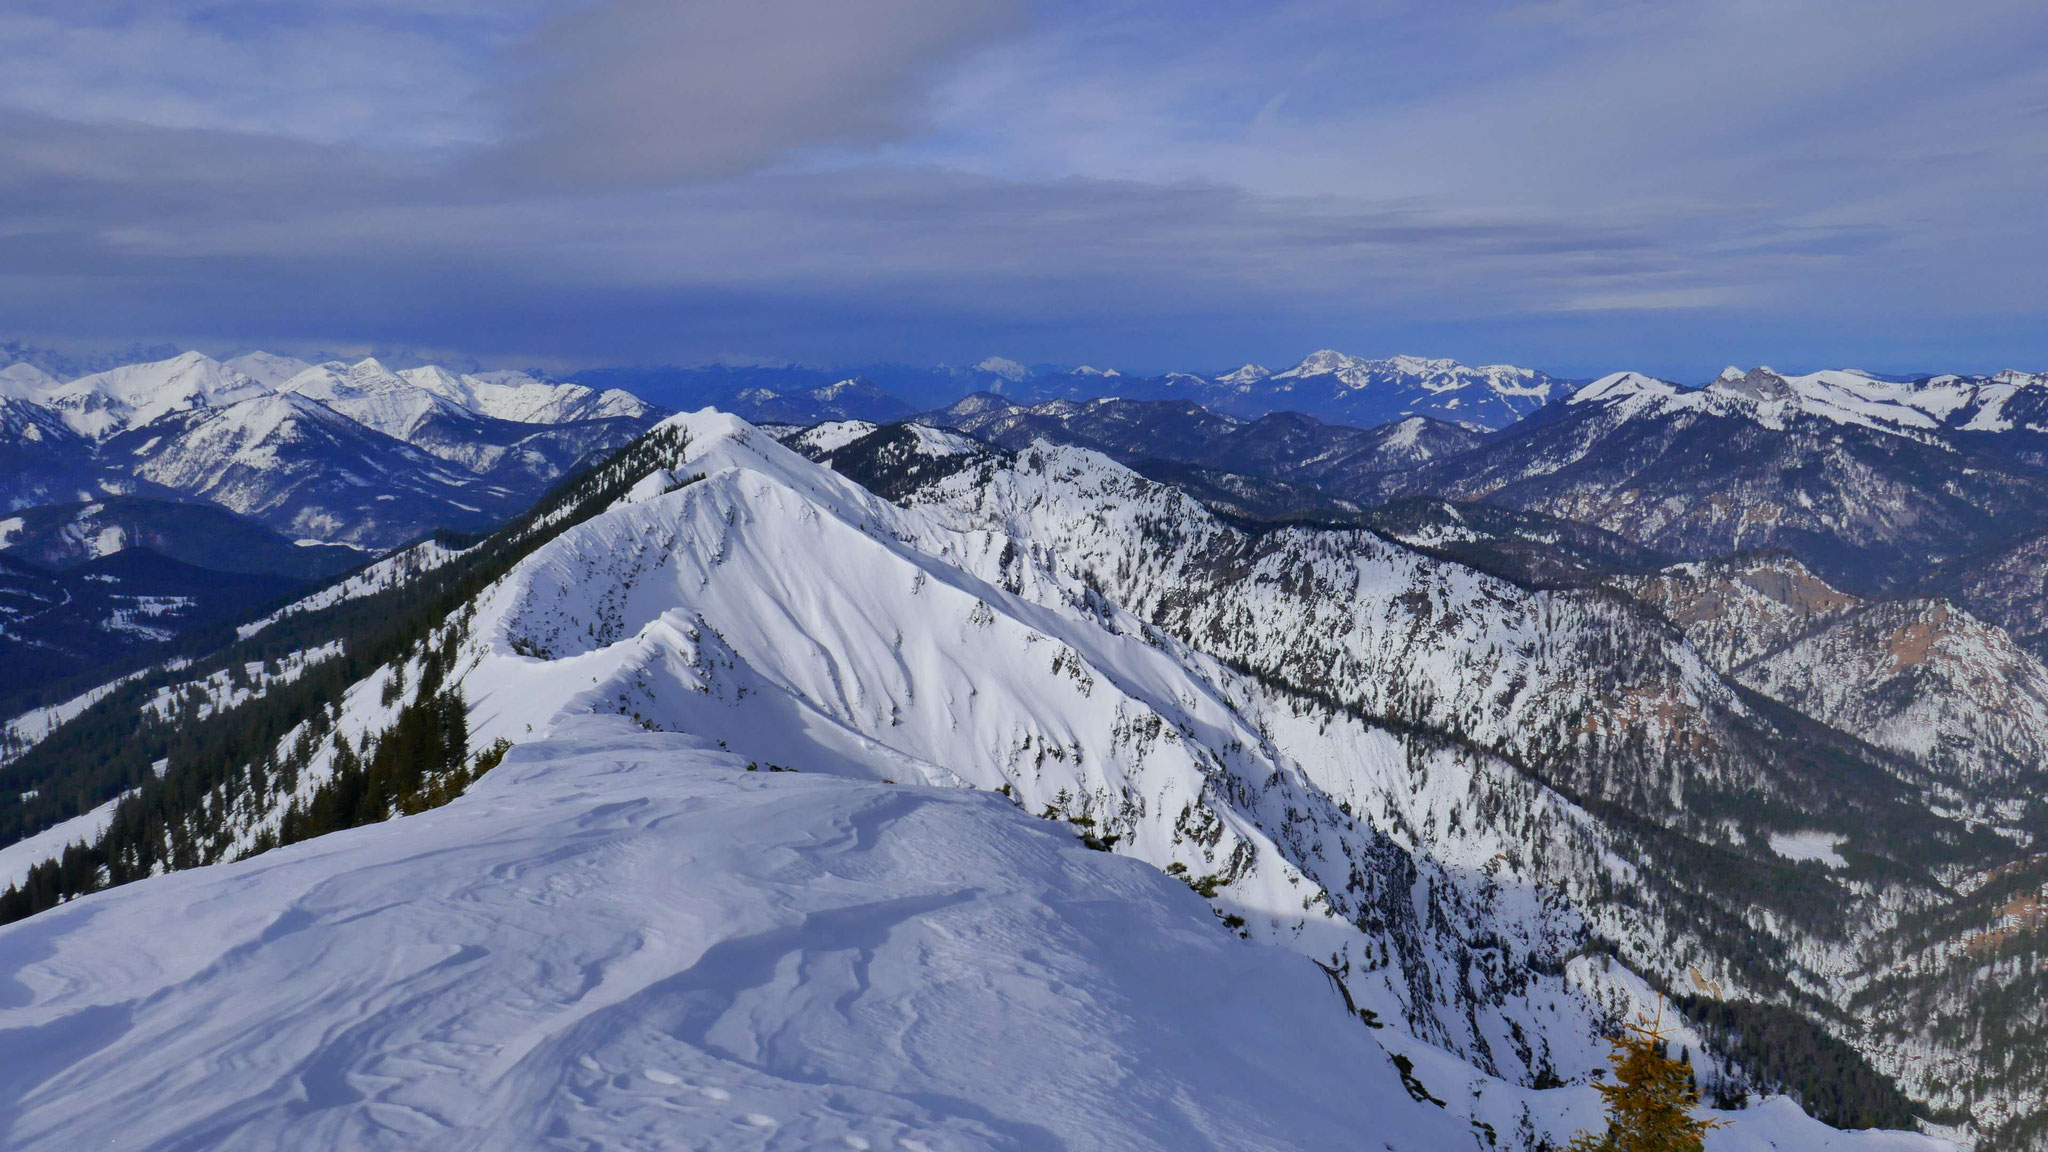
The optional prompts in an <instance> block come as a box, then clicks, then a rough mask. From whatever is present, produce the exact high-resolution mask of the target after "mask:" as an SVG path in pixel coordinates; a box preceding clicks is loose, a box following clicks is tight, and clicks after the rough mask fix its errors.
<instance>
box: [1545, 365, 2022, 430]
mask: <svg viewBox="0 0 2048 1152" xmlns="http://www.w3.org/2000/svg"><path fill="white" fill-rule="evenodd" d="M2028 394H2032V395H2033V396H2035V397H2044V398H2048V375H2037V374H2029V373H2023V372H2012V371H2007V372H2001V373H1999V374H1997V375H1996V376H1990V377H1966V376H1955V375H1941V376H1933V377H1929V378H1927V379H1923V380H1915V381H1908V382H1898V381H1891V380H1883V379H1879V378H1877V377H1875V376H1871V375H1869V374H1868V373H1864V372H1857V371H1851V370H1827V371H1821V372H1810V373H1807V374H1805V375H1794V376H1786V375H1781V374H1779V373H1777V372H1774V371H1772V370H1771V369H1769V368H1754V369H1750V370H1747V371H1745V370H1743V369H1741V368H1734V367H1730V368H1728V369H1726V370H1724V371H1723V372H1722V373H1721V375H1720V376H1719V377H1718V378H1716V379H1715V380H1714V381H1713V382H1712V383H1710V384H1708V385H1706V386H1705V387H1703V388H1691V389H1688V388H1681V387H1679V386H1678V385H1675V384H1671V383H1669V382H1667V381H1663V380H1658V379H1655V378H1653V377H1649V376H1644V375H1641V374H1639V373H1635V372H1617V373H1614V374H1613V375H1610V376H1604V377H1602V378H1600V379H1599V380H1596V381H1594V382H1593V383H1591V384H1588V385H1586V386H1585V387H1583V388H1581V389H1579V390H1578V391H1576V392H1574V393H1573V394H1572V395H1571V397H1570V398H1569V401H1568V402H1569V403H1571V404H1575V405H1577V404H1608V405H1617V406H1621V407H1623V408H1624V409H1625V410H1627V411H1629V412H1637V411H1645V412H1647V411H1657V412H1663V411H1678V410H1693V411H1703V412H1715V413H1720V414H1740V415H1745V416H1748V417H1750V418H1753V419H1756V420H1758V421H1760V422H1762V423H1765V424H1766V425H1769V426H1774V427H1777V426H1782V424H1783V421H1784V419H1785V418H1786V417H1787V416H1788V415H1791V414H1803V415H1808V416H1817V417H1820V418H1822V419H1825V420H1831V421H1834V422H1835V423H1838V424H1855V425H1860V426H1863V427H1866V428H1873V429H1877V430H1880V431H1886V432H1893V433H1896V434H1901V435H1912V434H1915V433H1932V432H1935V431H1938V430H1943V429H1948V430H1954V431H1962V432H2009V431H2012V430H2013V429H2014V428H2016V427H2018V426H2019V425H2018V424H2017V423H2016V422H2015V421H2014V420H2013V419H2010V418H2008V417H2007V416H2006V414H2005V409H2006V407H2007V405H2008V404H2009V403H2010V402H2011V401H2012V400H2013V399H2014V397H2016V396H2021V395H2028ZM2028 429H2029V430H2031V431H2037V432H2038V431H2048V427H2035V426H2034V425H2032V424H2029V425H2028Z"/></svg>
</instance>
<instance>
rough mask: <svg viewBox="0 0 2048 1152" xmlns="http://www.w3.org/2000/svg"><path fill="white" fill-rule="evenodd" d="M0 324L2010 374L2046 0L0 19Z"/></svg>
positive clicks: (213, 0)
mask: <svg viewBox="0 0 2048 1152" xmlns="http://www.w3.org/2000/svg"><path fill="white" fill-rule="evenodd" d="M5 337H13V338H17V339H24V340H30V341H33V342H38V343H43V344H49V345H54V346H58V347H67V346H68V347H88V346H93V345H121V346H125V345H128V344H131V343H134V342H137V341H141V342H159V341H170V342H174V343H179V344H182V345H187V346H195V347H202V348H206V349H209V350H216V351H222V352H225V351H230V350H238V349H244V348H250V347H265V348H270V349H272V350H277V351H299V352H305V351H310V350H316V349H317V350H321V351H348V350H354V349H363V350H369V349H377V348H386V349H388V348H406V349H413V350H418V351H421V352H422V353H427V354H432V353H436V352H445V353H448V354H450V355H459V356H462V357H465V358H471V359H475V360H477V361H480V362H484V363H493V364H507V365H512V364H518V365H528V364H531V365H538V366H552V367H557V368H562V367H575V366H591V365H598V364H626V363H697V362H708V361H727V362H759V363H778V362H803V363H815V364H849V363H867V362H876V361H896V362H903V363H966V362H972V361H975V360H979V359H980V358H982V357H984V356H988V355H1003V356H1007V357H1010V358H1012V359H1017V360H1021V361H1026V362H1038V363H1063V364H1078V363H1091V364H1096V365H1106V366H1113V367H1117V368H1120V369H1122V370H1124V371H1127V372H1158V371H1165V370H1169V369H1175V370H1189V371H1213V370H1219V369H1226V368H1229V367H1234V366H1235V365H1237V364H1241V363H1245V362H1247V361H1252V362H1259V363H1265V364H1269V365H1276V366H1277V365H1282V364H1287V363H1292V362H1293V361H1294V360H1297V359H1299V358H1300V357H1301V356H1302V355H1304V354H1306V353H1307V352H1309V351H1311V350H1313V349H1316V348H1322V347H1334V348H1339V349H1341V350H1344V351H1347V352H1352V353H1356V354H1360V355H1391V354H1395V353H1412V354H1420V355H1431V356H1450V357H1455V358H1458V359H1461V360H1464V361H1466V362H1468V363H1491V362H1511V363H1518V364H1524V365H1529V366H1533V367H1538V368H1543V369H1545V370H1548V371H1552V372H1557V373H1561V374H1568V375H1578V376H1584V377H1590V376H1593V375H1598V374H1601V373H1604V372H1607V371H1612V370H1619V369H1623V368H1627V369H1634V370H1638V371H1646V372H1651V373H1655V374H1658V375H1663V376H1666V377H1668V378H1672V379H1678V380H1686V381H1696V380H1703V379H1706V378H1708V377H1711V376H1712V375H1713V374H1714V373H1715V372H1716V371H1718V370H1719V369H1720V367H1722V366H1723V365H1726V364H1731V363H1733V364H1741V365H1745V366H1747V365H1754V364H1760V363H1768V364H1771V365H1773V366H1775V367H1778V368H1780V369H1785V370H1806V369H1812V368H1819V367H1860V368H1866V369H1870V370H1874V371H1886V372H1914V371H1929V370H1937V369H1939V370H1952V371H1993V370H1997V369H1999V368H2006V367H2019V368H2026V369H2030V370H2041V369H2048V6H2043V5H2041V4H2039V3H2038V2H2013V3H2005V2H2002V0H1949V2H1946V3H1930V2H1904V0H1694V2H1689V3H1676V2H1654V0H1529V2H1508V0H1501V2H1488V0H1465V2H1459V3H1420V2H1418V3H1406V2H1395V0H1350V2H1337V0H1300V2H1294V0H1276V2H1272V3H1262V4H1261V3H1254V4H1247V3H1210V2H1207V0H1175V2H1158V3H1148V2H1124V0H1094V2H1089V3H1079V2H1075V3H1067V2H1060V0H1052V2H1046V3H1033V2H1030V0H745V2H739V0H734V2H727V3H702V2H691V0H9V3H8V4H6V5H5V6H4V7H0V338H5Z"/></svg>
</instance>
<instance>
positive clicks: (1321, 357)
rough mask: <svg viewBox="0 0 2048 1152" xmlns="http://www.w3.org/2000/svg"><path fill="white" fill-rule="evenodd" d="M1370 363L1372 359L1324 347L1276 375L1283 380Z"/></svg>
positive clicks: (1358, 366)
mask: <svg viewBox="0 0 2048 1152" xmlns="http://www.w3.org/2000/svg"><path fill="white" fill-rule="evenodd" d="M1370 364H1371V361H1369V360H1366V359H1363V358H1362V357H1358V356H1347V355H1345V354H1344V353H1342V352H1339V351H1337V350H1336V349H1334V348H1322V349H1318V350H1317V351H1314V352H1311V353H1309V354H1308V355H1307V356H1304V357H1302V359H1301V363H1299V364H1296V365H1295V366H1294V367H1292V368H1289V369H1288V370H1286V371H1285V372H1276V373H1274V375H1275V376H1276V377H1278V378H1280V379H1283V380H1284V379H1291V378H1293V377H1297V376H1322V375H1326V374H1329V373H1333V372H1342V371H1344V370H1345V369H1347V368H1348V369H1352V370H1354V371H1355V370H1359V369H1363V368H1365V367H1367V366H1369V365H1370Z"/></svg>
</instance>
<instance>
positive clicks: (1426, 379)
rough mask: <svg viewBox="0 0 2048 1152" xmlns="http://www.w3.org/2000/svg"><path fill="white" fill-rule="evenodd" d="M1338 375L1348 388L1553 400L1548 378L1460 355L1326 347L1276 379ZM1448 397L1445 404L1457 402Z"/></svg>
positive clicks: (1275, 377)
mask: <svg viewBox="0 0 2048 1152" xmlns="http://www.w3.org/2000/svg"><path fill="white" fill-rule="evenodd" d="M1323 376H1329V377H1334V378H1335V379H1336V380H1337V382H1338V383H1339V384H1340V385H1341V386H1342V388H1343V389H1346V390H1354V391H1355V390H1359V389H1366V388H1395V389H1416V390H1419V391H1420V392H1422V393H1426V394H1429V395H1431V396H1443V395H1445V394H1448V393H1456V392H1463V391H1466V390H1477V391H1479V392H1481V393H1490V394H1492V395H1494V396H1499V397H1504V398H1505V397H1513V398H1515V399H1516V400H1517V401H1518V402H1523V403H1527V402H1534V403H1539V404H1540V403H1542V402H1543V401H1546V400H1548V399H1550V395H1551V387H1552V385H1551V382H1550V380H1549V378H1548V377H1546V376H1544V375H1542V374H1541V373H1539V372H1536V371H1534V370H1533V369H1529V368H1518V367H1516V366H1515V365H1512V364H1488V365H1484V366H1481V367H1477V368H1474V367H1470V366H1468V365H1465V364H1460V363H1459V362H1457V361H1456V360H1448V359H1442V358H1435V359H1432V358H1429V357H1424V356H1390V357H1387V358H1385V359H1382V360H1371V359H1367V358H1365V357H1363V356H1350V355H1346V354H1345V353H1342V352H1338V351H1336V350H1334V349H1330V348H1325V349H1322V350H1321V351H1317V352H1312V353H1310V354H1309V355H1308V356H1307V357H1306V358H1304V359H1303V360H1302V362H1301V363H1299V364H1296V365H1295V366H1294V367H1292V368H1289V369H1288V370H1287V371H1285V372H1279V373H1276V374H1274V376H1273V377H1272V378H1273V379H1275V380H1290V381H1293V380H1308V379H1312V378H1316V377H1323ZM1455 406H1456V405H1455V403H1451V402H1447V403H1446V404H1445V407H1446V408H1451V407H1455Z"/></svg>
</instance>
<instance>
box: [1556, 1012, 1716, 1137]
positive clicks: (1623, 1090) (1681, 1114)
mask: <svg viewBox="0 0 2048 1152" xmlns="http://www.w3.org/2000/svg"><path fill="white" fill-rule="evenodd" d="M1668 1031H1669V1030H1668V1029H1666V1028H1665V1027H1664V1011H1663V1008H1662V1006H1661V1005H1660V1006H1659V1008H1658V1011H1657V1016H1656V1018H1655V1019H1654V1020H1650V1019H1644V1020H1638V1021H1637V1022H1636V1023H1634V1024H1630V1025H1628V1026H1627V1028H1625V1029H1624V1030H1623V1031H1622V1034H1621V1035H1620V1036H1618V1037H1616V1038H1615V1039H1614V1040H1612V1041H1610V1043H1612V1044H1613V1045H1614V1051H1613V1052H1612V1053H1611V1054H1610V1055H1609V1056H1608V1059H1609V1060H1610V1061H1612V1062H1613V1064H1614V1082H1613V1083H1611V1084H1595V1085H1594V1086H1593V1087H1594V1088H1595V1089H1597V1090H1598V1091H1599V1093H1600V1095H1601V1096H1603V1097H1605V1098H1606V1101H1607V1131H1605V1132H1603V1133H1601V1134H1600V1135H1598V1136H1595V1135H1594V1134H1593V1133H1591V1132H1581V1133H1579V1135H1578V1136H1577V1137H1576V1138H1574V1139H1573V1140H1572V1143H1571V1152H1700V1150H1701V1149H1702V1148H1704V1147H1706V1136H1707V1132H1708V1130H1709V1129H1713V1128H1718V1127H1720V1126H1721V1122H1720V1121H1718V1120H1708V1119H1703V1118H1700V1117H1696V1116H1694V1115H1693V1114H1692V1110H1693V1109H1694V1108H1696V1107H1698V1106H1699V1102H1700V1093H1699V1088H1698V1087H1697V1086H1696V1085H1695V1083H1694V1080H1693V1075H1692V1066H1691V1065H1690V1064H1688V1063H1686V1062H1685V1061H1682V1060H1673V1059H1671V1058H1670V1057H1669V1056H1667V1055H1665V1051H1666V1044H1665V1037H1666V1035H1667V1034H1668Z"/></svg>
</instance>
